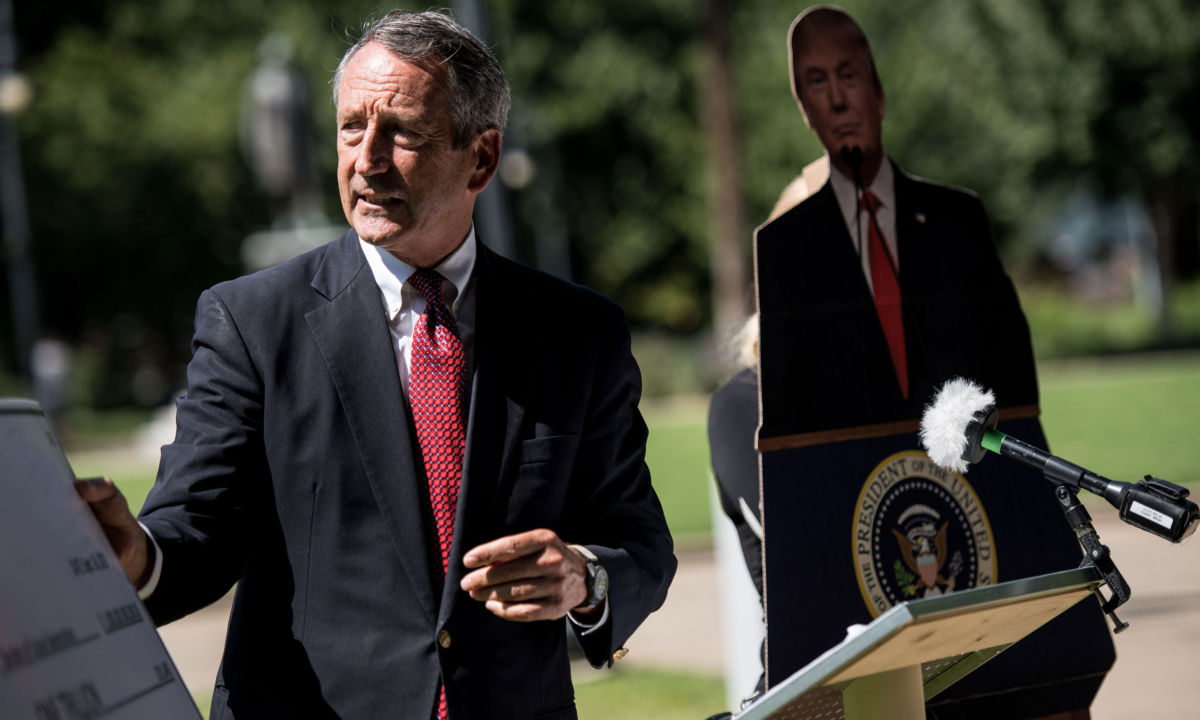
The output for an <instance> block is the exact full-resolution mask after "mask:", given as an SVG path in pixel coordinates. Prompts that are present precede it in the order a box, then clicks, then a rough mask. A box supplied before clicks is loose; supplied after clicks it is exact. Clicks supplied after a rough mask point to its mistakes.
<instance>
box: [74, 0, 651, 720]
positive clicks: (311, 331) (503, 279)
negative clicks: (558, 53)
mask: <svg viewBox="0 0 1200 720" xmlns="http://www.w3.org/2000/svg"><path fill="white" fill-rule="evenodd" d="M334 94H335V99H336V105H337V126H338V130H337V134H338V136H337V147H338V187H339V190H340V194H341V200H342V206H343V209H344V210H345V213H346V217H347V219H348V220H349V222H350V225H351V227H352V228H353V230H351V231H350V232H347V233H346V234H345V235H343V236H342V237H341V238H339V239H338V240H336V241H334V242H332V243H330V244H329V245H326V246H324V247H321V248H318V249H317V250H314V251H312V252H309V253H306V254H304V255H302V256H300V257H298V258H296V259H294V260H291V261H289V262H286V263H284V264H282V265H279V266H277V267H275V268H271V269H269V270H266V271H263V272H260V273H256V274H254V275H250V276H248V277H244V278H240V279H238V280H234V281H232V282H228V283H222V284H220V285H217V286H216V287H214V288H212V289H210V290H208V291H206V292H205V293H204V294H203V295H201V297H200V301H199V304H198V308H197V311H196V334H195V338H194V341H193V350H194V354H193V359H192V362H191V364H190V365H189V367H188V390H187V393H186V395H184V396H183V397H182V398H181V399H180V400H179V414H178V430H177V434H176V439H175V442H174V443H172V444H171V445H169V446H167V447H165V448H164V449H163V456H162V464H161V466H160V470H159V478H158V481H157V483H156V484H155V487H154V489H153V490H152V491H151V493H150V496H149V497H148V498H147V501H146V505H145V507H144V509H143V511H142V515H141V523H142V526H141V527H139V526H138V524H137V523H136V522H135V521H134V520H133V518H132V516H130V515H129V513H128V511H127V510H125V503H124V500H123V499H122V498H121V496H120V494H119V493H117V492H116V491H115V489H114V488H113V486H112V485H111V484H110V483H107V482H96V483H86V482H83V483H80V484H79V491H80V493H81V494H82V495H83V496H84V498H85V499H87V500H89V502H92V505H93V509H94V511H95V513H96V515H97V516H98V517H99V518H100V520H101V522H102V524H104V525H105V526H106V530H107V532H108V534H109V537H110V539H111V540H112V542H113V545H114V548H115V549H116V550H117V552H118V554H119V555H120V556H121V558H122V562H123V564H124V565H125V569H126V572H127V573H128V574H129V576H130V577H131V579H133V581H134V582H135V584H137V585H138V587H139V588H140V589H141V593H142V595H143V597H144V598H145V601H146V607H147V608H148V609H149V611H150V613H151V614H152V616H153V617H154V619H155V621H156V622H158V623H160V624H161V623H164V622H169V621H171V620H173V619H176V618H178V617H181V616H183V615H185V614H187V613H189V612H192V611H193V610H196V609H198V608H200V607H203V606H204V605H206V604H208V603H209V602H211V601H213V600H215V599H216V598H218V597H220V596H221V595H222V594H223V593H225V592H226V591H227V590H228V589H229V587H230V586H231V585H232V584H233V583H235V582H236V583H238V591H237V597H236V600H235V602H234V608H233V615H232V617H231V619H230V626H229V634H228V638H227V641H226V648H225V655H224V659H223V662H222V666H221V671H220V674H219V675H218V678H217V686H216V691H215V694H214V697H213V705H212V717H213V718H214V719H217V718H254V719H256V720H257V719H259V718H299V717H304V718H325V717H345V718H380V717H402V718H432V717H435V716H436V717H447V716H448V717H451V718H455V719H456V720H467V719H472V720H473V719H475V718H534V717H536V718H574V717H575V716H576V713H575V708H574V702H573V692H572V687H571V680H570V669H569V665H568V661H567V653H566V637H565V633H564V628H563V622H562V618H563V617H564V616H568V615H569V616H570V624H571V626H572V627H573V628H574V629H575V632H576V633H577V634H578V635H579V637H580V640H581V644H582V645H583V647H584V650H585V652H586V654H587V656H588V658H589V660H590V661H591V662H592V663H593V664H594V665H596V666H599V665H601V664H604V663H606V662H611V660H610V658H611V657H612V656H613V653H614V652H617V651H619V650H620V647H621V645H622V644H623V643H624V642H625V640H626V639H627V638H628V637H629V635H630V634H631V633H632V632H633V630H634V629H635V628H636V627H637V626H638V625H639V624H640V623H641V621H642V620H643V619H645V617H646V616H647V615H648V614H649V613H650V612H652V611H653V610H654V609H656V608H657V607H658V606H659V605H660V604H661V603H662V601H663V598H664V597H665V595H666V590H667V585H668V584H669V582H670V580H671V578H672V576H673V574H674V570H675V558H674V555H673V554H672V545H671V538H670V535H669V534H668V532H667V528H666V523H665V520H664V518H663V514H662V508H661V506H660V505H659V502H658V499H657V497H656V496H655V494H654V491H653V489H652V488H651V486H650V477H649V472H648V471H647V469H646V466H645V462H644V459H643V458H644V452H645V440H646V427H645V424H644V423H643V422H642V419H641V416H640V415H639V413H638V410H637V404H638V398H639V394H640V376H639V373H638V369H637V365H636V364H635V362H634V360H633V358H632V356H631V354H630V351H629V331H628V327H627V324H626V320H625V317H624V315H623V313H622V312H621V310H620V308H619V307H617V306H616V305H614V304H613V303H611V302H610V301H608V300H606V299H605V298H603V297H601V296H599V295H597V294H595V293H593V292H590V291H588V290H586V289H584V288H580V287H578V286H574V285H570V284H568V283H565V282H563V281H560V280H557V279H555V278H552V277H550V276H547V275H544V274H541V273H539V272H537V271H534V270H531V269H529V268H526V267H523V266H521V265H518V264H516V263H513V262H510V261H508V260H505V259H504V258H501V257H499V256H497V255H495V254H494V253H492V252H491V251H489V250H488V249H487V248H486V247H484V246H483V245H482V244H481V243H479V242H478V240H477V239H476V237H475V232H474V229H473V227H472V224H471V213H472V209H473V206H474V201H475V196H476V195H477V194H478V193H480V192H481V191H482V190H483V189H484V187H486V185H487V183H488V182H489V180H490V179H491V178H492V176H493V174H494V173H495V171H496V167H497V163H498V161H499V156H500V145H501V131H502V129H503V127H504V121H505V116H506V114H507V110H508V86H507V81H506V80H505V78H504V73H503V71H502V70H501V68H500V66H499V63H498V62H497V61H496V59H495V57H494V56H493V55H492V53H491V51H490V50H489V49H488V48H487V47H486V46H485V45H484V44H483V43H481V42H480V41H479V40H478V39H476V38H475V37H474V36H472V35H471V34H470V33H469V32H468V31H466V30H465V29H463V28H461V27H460V26H458V25H457V24H455V23H454V22H453V21H452V20H450V19H449V18H447V17H445V16H443V15H440V14H437V13H406V12H393V13H391V14H389V15H388V16H386V17H385V18H383V19H382V20H380V21H379V22H377V23H375V24H374V25H372V26H371V27H370V28H369V29H368V30H367V32H366V33H365V34H364V36H363V38H362V40H360V41H359V43H358V44H356V45H355V46H354V47H353V48H351V49H350V51H349V52H347V54H346V56H345V57H344V58H343V59H342V62H341V64H340V65H339V67H338V70H337V74H336V76H335V78H334ZM568 543H579V544H578V545H573V544H571V545H569V544H568Z"/></svg>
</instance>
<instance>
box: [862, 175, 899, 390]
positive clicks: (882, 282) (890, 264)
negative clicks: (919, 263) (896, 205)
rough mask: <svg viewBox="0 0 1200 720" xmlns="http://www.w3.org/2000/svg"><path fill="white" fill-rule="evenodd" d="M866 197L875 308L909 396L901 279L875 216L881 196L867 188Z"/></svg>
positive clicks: (895, 367)
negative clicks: (876, 195) (898, 276)
mask: <svg viewBox="0 0 1200 720" xmlns="http://www.w3.org/2000/svg"><path fill="white" fill-rule="evenodd" d="M862 201H863V205H865V206H866V208H867V214H868V215H869V216H870V218H871V222H870V230H869V232H868V235H869V241H870V242H869V247H868V250H867V252H868V253H869V254H870V263H871V286H872V288H873V289H874V291H875V312H876V314H878V315H879V323H880V325H882V326H883V336H884V337H885V338H887V344H888V350H889V351H890V352H891V355H892V367H893V368H894V369H895V371H896V380H898V381H899V383H900V393H901V394H902V395H903V396H904V397H905V398H907V397H908V357H907V355H906V353H905V350H904V310H903V308H902V307H901V305H900V280H899V278H897V276H896V275H897V273H896V264H895V262H894V261H893V260H892V255H891V253H889V252H888V249H887V245H886V244H885V243H884V242H883V233H882V232H880V230H879V221H878V220H876V219H875V211H876V210H878V209H879V198H877V197H875V193H873V192H871V191H870V190H864V191H863V194H862Z"/></svg>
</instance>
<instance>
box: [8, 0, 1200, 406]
mask: <svg viewBox="0 0 1200 720" xmlns="http://www.w3.org/2000/svg"><path fill="white" fill-rule="evenodd" d="M409 5H410V6H411V7H420V8H423V7H425V6H423V5H422V6H417V5H412V4H409ZM484 5H485V8H486V10H487V13H488V16H489V21H490V26H491V36H492V42H493V44H494V45H495V47H496V49H497V51H498V54H499V55H500V57H501V60H502V62H503V63H504V65H505V67H506V68H507V70H508V72H509V75H510V78H511V82H512V86H513V90H514V101H515V102H514V110H513V114H512V117H511V119H510V126H509V132H508V135H507V138H506V147H508V148H509V149H513V148H516V147H524V148H526V149H527V150H528V151H529V152H530V154H531V155H532V157H533V158H534V160H535V163H536V168H535V170H536V171H535V174H534V178H533V182H532V184H531V185H529V186H528V187H526V188H524V189H522V190H514V191H513V193H512V201H513V210H514V219H515V223H516V234H517V237H518V238H519V239H520V243H521V246H522V247H527V246H531V245H532V240H531V238H533V237H534V236H535V235H538V234H541V233H545V232H548V230H547V228H552V227H561V229H562V231H563V233H564V234H565V237H566V240H567V242H568V244H569V248H570V256H571V260H572V265H573V270H574V277H575V279H576V280H578V281H580V282H583V283H585V284H587V285H590V286H592V287H595V288H596V289H598V290H600V291H601V292H604V293H606V294H608V295H610V296H612V297H614V298H615V299H617V300H618V301H619V302H621V303H622V304H623V305H624V307H625V308H626V310H627V312H628V313H629V315H630V317H631V319H632V321H633V323H634V325H635V327H638V328H639V329H648V330H653V331H659V332H662V331H665V332H669V333H673V334H674V336H680V335H687V336H690V338H692V339H693V340H694V341H695V345H694V350H693V352H692V354H693V355H695V357H694V358H692V359H690V360H680V359H678V358H679V354H675V353H671V352H667V351H664V352H662V353H661V354H663V355H664V356H672V359H671V360H669V361H666V362H664V363H663V367H665V368H667V369H666V370H665V371H659V370H657V369H655V368H652V367H651V364H648V365H647V390H648V393H649V394H659V393H660V392H661V393H668V392H673V391H675V390H677V389H678V388H679V387H682V386H684V383H683V381H682V380H681V378H691V377H693V375H694V376H695V377H696V378H697V379H696V380H695V381H692V380H690V379H689V380H688V382H689V383H691V384H690V387H692V388H695V389H706V388H707V386H708V384H710V382H711V378H712V377H713V376H714V375H715V374H716V373H715V372H714V371H713V369H712V365H711V363H710V362H709V360H708V359H707V358H706V357H705V356H704V353H703V352H701V351H700V350H699V347H700V346H701V345H702V344H703V343H705V342H707V339H706V338H705V337H704V331H705V329H706V328H707V327H709V325H710V323H711V315H712V313H711V310H710V304H711V301H710V292H711V288H710V281H709V263H710V260H709V255H708V244H709V235H710V227H711V225H712V222H713V218H712V216H711V209H710V208H709V206H708V203H709V199H708V194H707V192H706V187H707V186H708V184H709V183H710V182H711V181H712V180H713V178H712V177H711V172H712V170H711V166H710V163H709V161H708V158H707V157H706V148H707V147H708V145H707V143H706V138H705V134H704V130H703V128H702V127H701V124H700V120H699V112H698V108H699V106H700V96H699V93H700V90H699V88H700V87H701V84H700V82H699V81H700V80H701V77H700V73H701V72H703V69H702V68H703V67H704V66H703V64H702V63H701V58H702V57H704V47H703V45H702V40H701V32H700V28H701V27H702V24H703V22H704V19H705V18H704V17H703V14H704V7H705V6H704V4H703V3H700V4H697V3H693V2H685V1H684V0H614V1H613V2H607V3H599V2H584V3H570V2H564V3H548V4H547V3H542V2H533V1H532V0H490V1H488V2H485V3H484ZM845 6H846V7H847V9H848V10H849V11H850V12H851V13H852V14H854V15H855V16H856V17H857V18H858V19H859V20H860V22H861V24H862V25H863V27H864V29H865V30H866V32H867V34H868V36H869V37H870V38H871V41H872V46H873V48H874V52H875V57H876V61H877V66H878V68H879V71H880V74H881V77H882V80H883V83H884V87H885V90H886V93H887V98H888V100H889V102H888V105H887V110H888V115H887V120H886V122H885V124H884V135H885V138H884V140H885V145H886V146H887V148H888V150H889V151H890V152H891V153H892V154H893V155H894V156H895V157H896V158H897V159H898V161H899V162H900V163H901V165H902V166H903V167H905V169H907V170H910V171H912V172H916V173H918V174H921V175H924V176H928V177H932V178H935V179H937V180H940V181H945V182H950V183H954V184H960V185H964V186H967V187H971V188H973V189H975V190H977V191H978V192H979V193H980V195H981V196H982V197H983V199H984V201H985V203H986V204H987V207H988V208H989V211H990V213H991V215H992V218H993V221H994V229H995V233H996V239H997V241H998V243H999V244H1000V245H1001V247H1002V249H1003V250H1004V252H1005V255H1006V257H1008V258H1010V259H1019V260H1020V261H1021V262H1022V264H1023V265H1031V264H1034V263H1037V262H1041V261H1042V258H1043V256H1044V248H1045V246H1046V244H1047V242H1048V241H1049V240H1050V239H1051V238H1052V237H1053V235H1054V233H1055V229H1054V228H1055V226H1056V223H1057V221H1058V219H1059V218H1060V217H1061V216H1062V214H1063V207H1064V202H1065V200H1066V198H1067V197H1069V196H1070V195H1071V194H1073V193H1077V192H1080V191H1081V190H1088V191H1095V192H1098V193H1101V194H1106V195H1109V196H1118V195H1132V196H1140V197H1141V198H1143V200H1144V201H1145V202H1146V204H1147V206H1148V207H1149V208H1150V210H1151V211H1152V212H1151V216H1152V217H1153V218H1155V223H1156V226H1158V227H1159V229H1160V230H1161V231H1162V233H1163V236H1164V238H1165V239H1166V247H1167V248H1168V249H1169V248H1170V245H1171V243H1172V242H1174V243H1176V244H1178V245H1179V246H1180V247H1183V248H1184V249H1185V250H1187V252H1190V253H1191V256H1187V252H1185V253H1184V254H1183V255H1181V257H1184V259H1187V257H1191V260H1188V262H1187V263H1183V264H1182V265H1180V269H1181V271H1182V272H1184V273H1187V272H1194V271H1195V270H1196V269H1197V266H1200V250H1197V249H1196V247H1197V239H1196V233H1195V231H1194V230H1195V224H1196V223H1195V218H1194V216H1191V220H1190V221H1189V220H1188V218H1189V217H1190V216H1189V215H1188V212H1189V208H1191V212H1193V213H1194V212H1195V211H1196V206H1197V195H1196V192H1195V188H1196V187H1197V186H1200V174H1198V172H1197V168H1200V74H1198V73H1196V72H1195V71H1194V69H1195V68H1196V67H1200V7H1198V6H1196V4H1195V3H1190V2H1187V0H1146V1H1145V2H1136V3H1133V2H1121V1H1119V0H1099V1H1097V2H1083V1H1082V0H1078V1H1075V2H1065V3H1064V2H1049V1H1048V0H1011V1H1008V2H994V1H992V0H924V1H922V2H918V0H894V1H893V2H887V3H880V2H877V1H875V0H848V1H847V2H846V3H845ZM33 7H34V6H33V5H21V6H20V7H18V8H17V9H16V20H17V30H18V33H19V34H20V37H21V40H22V47H23V49H24V51H25V54H24V55H23V56H22V57H21V58H20V59H19V62H20V65H21V68H22V70H23V71H25V72H26V73H28V75H29V76H30V78H31V80H32V82H33V87H34V91H35V96H34V102H33V104H32V105H31V106H30V107H29V108H28V110H27V111H26V112H25V113H24V114H23V115H22V116H20V118H19V127H20V131H21V139H22V148H21V149H22V156H23V162H24V168H25V179H26V186H27V188H28V190H27V196H28V207H29V213H30V219H31V224H32V230H33V238H34V246H35V250H34V252H35V261H36V266H37V275H38V281H39V285H40V291H41V292H40V301H41V310H42V320H43V325H44V327H45V328H46V329H47V330H49V331H51V332H54V333H55V334H57V335H59V336H60V337H62V338H64V339H66V340H67V341H68V342H70V343H71V344H72V345H76V346H80V345H82V346H86V348H85V349H84V351H83V357H82V359H81V363H82V364H83V365H84V369H85V371H86V372H85V373H83V374H84V376H85V377H84V378H82V379H81V381H80V388H78V389H77V390H76V396H77V399H78V400H79V401H80V402H83V403H85V404H89V405H99V406H114V405H121V404H128V403H131V402H134V401H145V402H155V401H161V400H163V399H165V398H166V396H168V395H169V394H170V393H171V392H173V391H174V390H175V389H177V388H178V386H179V385H180V384H181V382H182V375H181V366H182V363H183V362H184V361H185V360H186V359H187V357H188V354H189V350H188V340H189V338H190V334H191V318H192V309H193V307H194V303H195V299H196V296H197V294H198V293H199V292H200V290H202V289H203V288H205V287H207V286H210V285H212V284H214V283H215V282H218V281H220V280H224V279H227V278H229V277H232V276H235V275H237V274H240V273H241V272H243V268H242V265H241V262H240V256H239V252H240V245H241V242H242V240H243V238H245V237H246V236H247V235H249V234H250V233H252V232H255V231H258V230H262V229H264V228H265V227H266V226H267V225H268V223H269V222H270V220H271V213H270V211H269V205H270V203H269V200H268V198H267V197H266V196H265V195H264V194H263V193H262V192H261V191H260V190H259V189H258V188H257V186H256V185H255V182H254V180H253V178H252V177H251V174H250V172H249V170H248V168H247V166H246V163H245V162H244V160H243V159H242V157H241V152H240V149H239V146H238V139H237V133H238V115H239V106H240V102H241V97H242V93H243V86H244V83H245V80H246V77H247V76H248V74H249V73H250V71H251V70H252V69H253V68H254V67H255V66H256V64H257V63H258V50H257V48H258V46H259V44H260V42H261V41H262V40H263V39H264V38H265V37H267V36H268V35H269V34H271V33H274V32H281V33H284V34H286V35H287V36H288V37H290V38H291V40H292V41H293V46H294V48H295V55H294V58H293V60H294V63H295V65H296V67H297V68H298V69H299V70H300V71H301V72H302V73H303V74H304V77H305V78H306V81H307V87H308V90H309V92H308V95H309V97H310V98H311V101H312V115H313V121H314V129H313V132H314V147H315V148H316V155H315V158H316V166H317V167H316V170H315V172H316V173H317V177H318V178H319V181H320V188H321V197H322V203H323V206H322V209H323V210H324V212H325V214H326V215H327V216H329V217H331V218H334V219H336V220H337V221H339V222H340V217H341V213H340V209H339V207H338V204H337V202H336V192H335V191H334V175H333V168H334V151H333V143H332V137H333V128H332V112H331V107H330V103H329V101H328V97H329V87H328V81H329V76H330V74H331V71H332V70H333V68H334V66H335V64H336V61H337V59H338V57H339V56H340V55H341V53H342V52H343V51H344V49H345V48H346V47H347V44H348V41H349V39H350V38H351V37H353V36H354V35H355V32H354V30H353V29H354V28H357V27H359V26H360V25H361V23H362V21H363V20H364V19H365V18H366V17H368V15H369V14H371V13H375V14H378V12H379V6H378V5H377V4H375V3H368V2H364V1H363V0H350V1H348V2H343V3H339V4H337V6H336V7H332V6H329V5H328V3H318V2H315V0H296V1H294V2H288V3H257V2H249V3H247V2H235V1H234V0H217V1H216V2H208V3H202V2H199V1H198V0H163V1H162V2H156V3H146V2H142V1H140V0H112V1H111V2H108V3H103V4H96V3H91V2H84V1H83V0H66V2H64V3H59V4H58V5H57V6H56V12H55V13H53V14H52V15H49V16H48V15H47V14H46V13H41V12H39V11H37V10H35V9H33ZM801 7H802V6H801V5H794V6H787V5H780V4H779V3H775V2H772V1H770V0H745V1H744V2H738V3H736V4H732V5H731V10H730V17H729V21H730V22H729V28H730V33H731V38H732V57H733V60H732V63H733V67H732V68H731V70H732V77H733V78H734V88H733V90H734V97H735V98H736V107H735V108H733V111H734V115H735V120H736V123H737V138H738V143H739V144H740V154H739V157H740V165H741V169H740V171H739V175H740V177H739V180H740V181H741V184H742V188H743V200H744V202H745V205H746V208H747V211H746V220H745V222H746V224H747V227H746V228H744V230H743V233H744V236H745V238H746V252H747V254H748V253H749V246H750V243H749V238H750V232H751V230H752V226H754V225H757V224H758V223H759V222H760V221H761V220H762V219H763V218H764V217H765V215H766V214H767V212H768V210H769V209H770V208H771V207H772V206H773V204H774V202H775V199H776V196H777V194H778V193H779V191H780V190H781V189H782V188H783V186H784V185H785V184H786V183H787V182H788V181H789V180H790V179H791V178H792V177H794V176H795V175H796V174H797V173H798V172H799V171H800V170H801V168H802V167H803V166H804V165H805V164H807V163H808V162H809V161H811V160H813V159H815V158H816V157H818V156H819V155H820V154H821V152H822V151H821V148H820V146H819V145H818V143H817V142H816V140H815V139H814V138H813V136H812V133H811V132H810V131H809V130H808V129H807V128H806V127H805V126H804V122H803V118H802V117H801V114H800V112H799V109H798V108H797V107H796V104H795V102H794V100H793V99H792V97H791V94H790V90H789V84H788V68H787V52H786V48H785V42H784V40H785V34H786V31H787V28H788V26H789V24H790V22H791V20H792V18H793V17H794V15H795V13H796V12H797V11H798V10H799V9H801ZM1189 222H1190V224H1189ZM1172 237H1174V239H1173V240H1172V239H1171V238H1172ZM1188 248H1190V249H1188ZM525 256H526V259H529V257H530V255H529V254H528V253H526V254H525ZM3 262H4V261H3V259H0V263H3ZM1188 263H1190V264H1188ZM4 277H5V275H4V274H3V273H0V291H3V290H6V288H5V287H2V286H3V283H4V282H5V280H4ZM1047 307H1048V308H1051V309H1052V303H1051V304H1048V305H1047ZM1035 312H1036V310H1035ZM1182 315H1183V313H1182V312H1180V313H1179V317H1182ZM1034 320H1035V323H1034V324H1035V325H1040V324H1041V323H1042V319H1041V318H1034ZM8 322H9V319H8V318H7V317H6V318H4V319H3V320H2V321H0V350H2V351H3V352H2V353H0V367H2V366H8V367H12V366H13V365H14V363H13V359H12V355H11V353H12V343H11V341H8V340H7V339H8V338H9V337H11V332H12V331H11V327H9V325H8ZM1129 322H1130V323H1131V324H1136V323H1135V322H1134V321H1133V320H1132V319H1131V320H1130V321H1129ZM1113 324H1114V325H1115V324H1116V323H1113ZM1110 330H1111V328H1109V327H1107V326H1106V327H1102V328H1101V327H1097V328H1095V329H1094V330H1088V331H1087V333H1086V336H1085V333H1083V332H1080V331H1079V330H1078V329H1076V330H1075V331H1074V333H1073V334H1074V336H1075V338H1074V339H1071V340H1070V343H1069V347H1070V348H1075V347H1084V346H1086V345H1088V344H1089V342H1090V341H1089V338H1096V337H1099V338H1103V337H1105V336H1107V334H1108V332H1109V331H1110ZM1128 332H1129V333H1133V331H1132V330H1130V331H1128ZM1138 332H1140V331H1138ZM1071 334H1072V333H1070V332H1067V331H1066V330H1064V331H1063V332H1056V333H1055V340H1053V341H1052V342H1058V340H1057V338H1058V337H1059V336H1061V337H1063V338H1066V337H1068V336H1070V335H1071ZM1122 337H1125V336H1122ZM1190 337H1192V336H1190V335H1188V334H1187V333H1186V332H1184V333H1182V334H1181V335H1180V336H1179V337H1178V338H1177V341H1180V342H1183V341H1190V340H1188V339H1189V338H1190ZM663 344H664V345H667V344H670V343H663ZM1092 344H1093V345H1095V344H1098V343H1092ZM1116 346H1117V347H1128V346H1129V344H1128V342H1127V340H1126V339H1122V340H1120V341H1118V342H1116ZM1041 347H1042V348H1047V349H1048V350H1047V351H1048V352H1051V353H1055V354H1057V353H1058V352H1060V350H1057V349H1049V348H1051V345H1050V344H1042V345H1041ZM1063 351H1072V350H1063ZM656 352H657V351H656ZM145 368H152V369H154V370H155V371H156V372H158V373H160V374H161V375H162V379H161V381H160V383H159V384H158V386H156V387H157V388H158V391H157V392H147V390H146V386H145V384H143V387H142V389H141V390H140V391H137V392H135V389H134V383H133V381H132V378H133V377H134V376H135V375H136V374H137V373H138V372H139V371H141V370H143V369H145ZM659 388H661V390H660V389H659ZM151 389H153V388H151Z"/></svg>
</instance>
